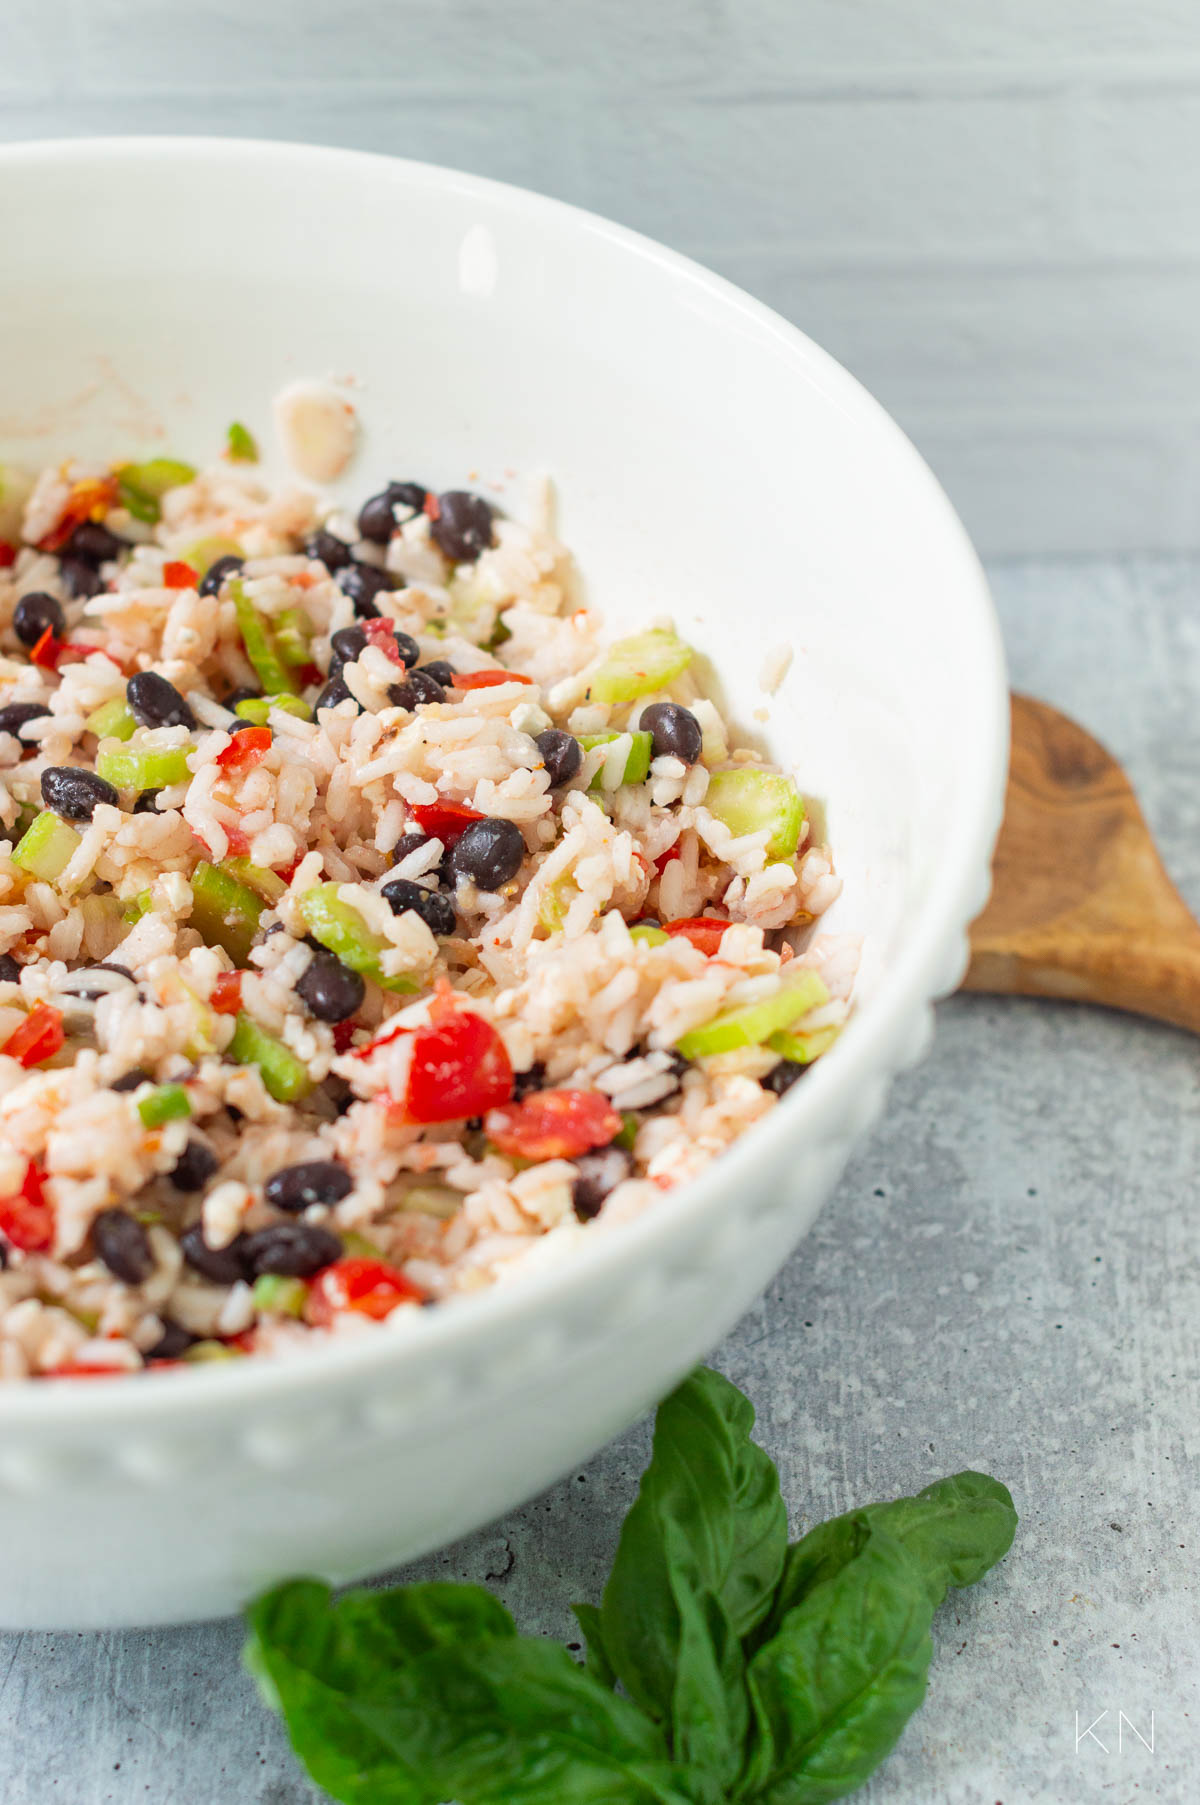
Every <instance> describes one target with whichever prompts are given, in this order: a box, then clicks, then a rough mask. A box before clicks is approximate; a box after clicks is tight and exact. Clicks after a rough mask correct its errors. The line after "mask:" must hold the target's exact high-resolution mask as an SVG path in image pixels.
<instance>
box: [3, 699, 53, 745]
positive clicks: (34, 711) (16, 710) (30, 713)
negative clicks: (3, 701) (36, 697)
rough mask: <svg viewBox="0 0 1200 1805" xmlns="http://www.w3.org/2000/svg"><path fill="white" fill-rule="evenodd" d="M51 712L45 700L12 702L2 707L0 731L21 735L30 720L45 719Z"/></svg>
mask: <svg viewBox="0 0 1200 1805" xmlns="http://www.w3.org/2000/svg"><path fill="white" fill-rule="evenodd" d="M49 713H50V710H49V708H47V706H46V704H45V703H44V702H10V703H9V704H8V706H7V707H6V708H0V733H11V734H14V735H17V736H19V735H20V732H21V729H22V727H27V726H28V725H29V723H30V721H44V720H45V718H46V716H47V715H48V714H49ZM22 744H24V742H22Z"/></svg>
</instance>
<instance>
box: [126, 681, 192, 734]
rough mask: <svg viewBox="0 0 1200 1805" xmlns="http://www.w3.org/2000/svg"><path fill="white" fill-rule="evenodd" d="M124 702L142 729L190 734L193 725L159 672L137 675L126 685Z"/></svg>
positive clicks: (186, 708) (182, 703) (184, 706)
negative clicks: (182, 730) (176, 729)
mask: <svg viewBox="0 0 1200 1805" xmlns="http://www.w3.org/2000/svg"><path fill="white" fill-rule="evenodd" d="M125 700H126V701H127V702H128V704H129V709H130V713H131V714H132V715H133V718H134V720H135V721H138V722H140V724H141V725H142V726H143V727H186V728H187V730H188V732H189V733H190V732H191V731H192V729H193V728H194V727H195V725H196V717H195V715H194V714H193V713H192V711H191V709H190V707H189V706H188V704H187V703H186V702H185V701H184V699H183V697H182V696H181V695H180V693H179V691H178V690H177V689H176V687H175V685H174V684H173V683H168V682H167V679H166V678H165V677H164V676H162V675H161V673H160V672H158V671H137V672H136V673H135V674H134V675H133V676H132V677H131V678H130V679H129V682H128V683H127V684H126V685H125Z"/></svg>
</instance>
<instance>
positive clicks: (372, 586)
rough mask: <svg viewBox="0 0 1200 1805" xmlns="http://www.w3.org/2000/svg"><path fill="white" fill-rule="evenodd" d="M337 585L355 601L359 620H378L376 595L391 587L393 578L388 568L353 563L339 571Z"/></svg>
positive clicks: (355, 609)
mask: <svg viewBox="0 0 1200 1805" xmlns="http://www.w3.org/2000/svg"><path fill="white" fill-rule="evenodd" d="M337 586H338V588H339V589H340V590H341V591H342V594H343V595H348V596H349V597H350V600H351V601H352V602H353V603H354V612H355V614H357V616H358V618H359V620H378V619H379V609H378V608H377V607H376V606H375V597H376V596H377V595H382V594H383V593H384V592H385V591H386V590H389V589H390V588H391V586H392V579H391V578H390V577H389V576H388V573H387V571H386V570H380V569H379V568H378V567H377V566H376V565H374V564H358V563H353V564H347V566H346V568H345V570H339V571H338V573H337Z"/></svg>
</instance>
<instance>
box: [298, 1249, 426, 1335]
mask: <svg viewBox="0 0 1200 1805" xmlns="http://www.w3.org/2000/svg"><path fill="white" fill-rule="evenodd" d="M424 1295H425V1293H424V1292H423V1291H422V1290H421V1289H420V1287H419V1286H417V1285H414V1284H413V1282H412V1280H411V1279H408V1278H405V1276H404V1274H403V1273H402V1272H400V1271H399V1270H398V1269H397V1268H396V1267H395V1266H389V1265H387V1264H386V1262H385V1261H383V1260H360V1259H351V1260H335V1261H334V1263H333V1265H332V1266H326V1268H325V1270H324V1272H319V1273H318V1274H317V1276H316V1278H315V1279H314V1280H313V1282H312V1284H311V1286H310V1287H309V1292H308V1304H307V1306H306V1309H305V1312H304V1313H305V1316H306V1317H307V1318H308V1321H309V1322H310V1323H312V1324H313V1325H314V1327H316V1328H321V1329H323V1328H328V1326H329V1324H330V1323H331V1322H332V1321H333V1319H334V1317H335V1316H340V1315H342V1314H343V1313H344V1312H345V1311H347V1310H352V1311H353V1312H354V1313H355V1314H356V1315H357V1316H369V1317H371V1318H372V1319H373V1320H374V1321H375V1322H382V1321H383V1318H384V1317H385V1316H390V1315H391V1313H392V1311H393V1310H396V1309H398V1308H399V1307H400V1305H401V1304H419V1303H420V1302H421V1301H422V1299H423V1298H424Z"/></svg>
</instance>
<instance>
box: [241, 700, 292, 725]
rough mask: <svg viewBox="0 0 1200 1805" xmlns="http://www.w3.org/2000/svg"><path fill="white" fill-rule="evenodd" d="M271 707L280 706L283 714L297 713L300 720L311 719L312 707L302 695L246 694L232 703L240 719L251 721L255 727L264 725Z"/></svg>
mask: <svg viewBox="0 0 1200 1805" xmlns="http://www.w3.org/2000/svg"><path fill="white" fill-rule="evenodd" d="M273 708H282V710H283V712H284V713H285V714H294V715H298V716H299V718H300V720H302V721H311V720H312V709H311V708H310V707H309V706H308V703H307V702H306V701H305V700H304V697H303V696H289V695H283V696H246V697H245V699H244V700H243V701H241V702H235V703H234V705H233V712H234V714H235V715H237V716H238V718H239V719H240V720H243V721H253V723H254V725H255V726H256V727H265V726H266V724H267V717H268V715H269V714H270V712H271V710H272V709H273Z"/></svg>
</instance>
